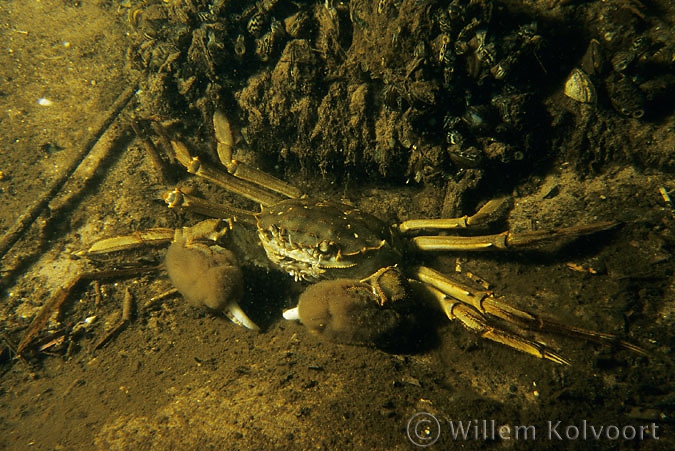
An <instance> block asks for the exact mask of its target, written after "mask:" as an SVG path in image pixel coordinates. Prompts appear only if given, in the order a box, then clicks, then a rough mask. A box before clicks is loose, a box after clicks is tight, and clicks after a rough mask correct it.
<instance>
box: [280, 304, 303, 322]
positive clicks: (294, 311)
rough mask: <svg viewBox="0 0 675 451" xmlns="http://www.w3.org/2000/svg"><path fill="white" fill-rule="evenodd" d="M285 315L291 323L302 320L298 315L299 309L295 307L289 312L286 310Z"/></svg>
mask: <svg viewBox="0 0 675 451" xmlns="http://www.w3.org/2000/svg"><path fill="white" fill-rule="evenodd" d="M283 315H284V319H287V320H289V321H298V320H300V316H299V315H298V308H297V307H293V308H289V309H288V310H284V312H283Z"/></svg>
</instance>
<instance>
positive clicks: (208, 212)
mask: <svg viewBox="0 0 675 451" xmlns="http://www.w3.org/2000/svg"><path fill="white" fill-rule="evenodd" d="M164 202H166V204H167V205H168V206H169V208H184V209H187V210H190V211H192V212H195V213H198V214H200V215H204V216H210V217H212V218H223V219H226V218H237V219H238V220H241V221H243V222H245V223H247V224H251V225H255V224H256V220H255V218H254V216H255V213H254V212H252V211H248V210H244V209H242V208H237V207H234V206H232V205H229V204H226V203H222V202H221V203H214V202H209V201H208V200H205V199H201V198H199V197H195V196H192V195H190V194H186V193H184V192H183V191H181V190H180V189H179V188H176V189H174V190H173V191H169V192H167V193H166V194H165V195H164Z"/></svg>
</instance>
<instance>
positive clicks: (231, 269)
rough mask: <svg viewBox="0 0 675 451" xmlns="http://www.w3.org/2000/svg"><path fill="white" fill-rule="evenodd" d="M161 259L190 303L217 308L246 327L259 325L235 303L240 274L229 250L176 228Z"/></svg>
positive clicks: (240, 285) (241, 285)
mask: <svg viewBox="0 0 675 451" xmlns="http://www.w3.org/2000/svg"><path fill="white" fill-rule="evenodd" d="M164 263H165V265H166V270H167V272H168V274H169V278H170V279H171V282H172V283H173V285H174V286H175V287H176V289H177V290H178V291H179V292H180V294H182V295H183V297H184V298H185V299H186V300H187V301H188V302H189V303H190V304H191V305H193V306H195V307H208V308H209V309H211V310H215V311H217V312H221V313H223V314H224V315H225V316H227V317H228V318H229V319H230V320H231V321H232V322H233V323H235V324H238V325H240V326H244V327H246V328H247V329H252V330H258V329H259V328H258V326H257V325H256V324H255V323H254V322H253V321H251V319H250V318H249V317H248V316H247V315H246V313H244V311H243V310H242V309H241V307H239V300H240V299H241V298H242V297H243V294H244V276H243V274H242V272H241V268H240V267H239V263H238V262H237V258H236V257H235V255H234V254H233V253H232V252H231V251H229V250H227V249H225V248H223V247H220V246H216V245H213V246H207V245H206V244H203V243H199V242H194V241H192V240H191V239H190V237H189V236H186V234H185V233H183V232H176V235H175V238H174V242H173V243H172V244H171V246H169V250H168V251H167V253H166V257H165V259H164Z"/></svg>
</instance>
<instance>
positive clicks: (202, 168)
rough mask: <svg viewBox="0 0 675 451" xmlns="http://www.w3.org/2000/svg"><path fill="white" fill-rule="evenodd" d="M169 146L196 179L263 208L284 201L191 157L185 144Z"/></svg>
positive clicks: (173, 142) (172, 143)
mask: <svg viewBox="0 0 675 451" xmlns="http://www.w3.org/2000/svg"><path fill="white" fill-rule="evenodd" d="M171 146H172V147H173V150H174V152H175V153H176V158H177V159H178V161H179V162H180V164H182V165H183V166H185V168H186V169H187V170H188V172H189V173H190V174H195V175H196V176H198V177H201V178H204V179H206V180H209V181H211V182H213V183H215V184H216V185H218V186H221V187H223V188H225V189H226V190H228V191H230V192H232V193H235V194H238V195H240V196H243V197H245V198H247V199H250V200H252V201H254V202H257V203H259V204H262V205H264V206H269V205H274V204H276V203H278V202H280V201H281V200H283V199H284V197H282V196H280V195H278V194H275V193H273V192H271V191H267V190H265V189H263V188H261V187H260V186H258V185H256V184H253V183H251V182H248V181H246V180H242V179H239V178H237V177H235V176H233V175H232V174H229V173H228V172H225V171H222V170H220V169H217V168H215V167H213V166H211V165H210V164H208V163H205V162H203V161H201V160H199V158H197V157H192V156H191V155H190V152H189V151H188V150H187V147H185V144H182V143H180V142H177V141H171Z"/></svg>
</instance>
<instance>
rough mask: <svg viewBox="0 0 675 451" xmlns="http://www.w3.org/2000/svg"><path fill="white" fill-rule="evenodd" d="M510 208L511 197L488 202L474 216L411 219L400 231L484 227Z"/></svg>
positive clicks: (401, 225)
mask: <svg viewBox="0 0 675 451" xmlns="http://www.w3.org/2000/svg"><path fill="white" fill-rule="evenodd" d="M510 206H511V198H510V197H500V198H497V199H492V200H491V201H489V202H487V203H486V204H485V205H483V206H482V207H481V208H480V210H478V211H477V212H476V214H474V215H473V216H468V215H464V216H462V217H461V218H441V219H409V220H408V221H403V222H402V223H400V224H399V225H398V229H399V231H400V232H401V233H406V232H410V231H413V230H423V229H431V230H450V229H466V228H469V227H475V226H482V225H486V224H489V223H491V222H492V221H494V220H495V219H498V218H500V217H502V216H503V215H504V214H505V211H506V210H507V209H508V208H510Z"/></svg>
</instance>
